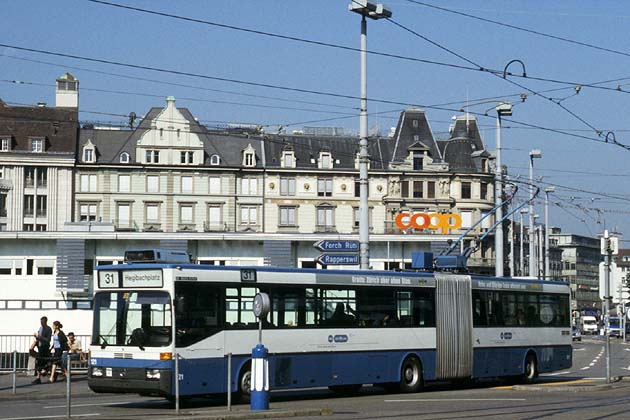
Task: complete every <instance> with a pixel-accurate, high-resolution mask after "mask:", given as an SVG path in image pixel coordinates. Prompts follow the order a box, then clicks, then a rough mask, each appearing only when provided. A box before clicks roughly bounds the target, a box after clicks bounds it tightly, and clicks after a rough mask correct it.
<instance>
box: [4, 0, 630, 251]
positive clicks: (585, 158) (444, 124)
mask: <svg viewBox="0 0 630 420" xmlns="http://www.w3.org/2000/svg"><path fill="white" fill-rule="evenodd" d="M350 1H351V0H318V1H306V0H267V1H261V0H240V1H234V0H212V1H193V0H189V1H185V2H184V1H178V2H173V1H156V0H152V1H149V0H140V1H131V0H111V2H112V3H116V4H119V5H125V6H131V7H135V8H141V9H145V10H148V11H152V12H159V13H163V14H169V15H176V16H179V17H180V18H179V19H178V18H174V17H168V16H163V15H156V14H155V13H153V14H151V13H146V12H140V11H136V10H129V9H123V8H119V7H114V6H111V5H106V4H102V3H95V2H92V1H88V0H60V1H56V2H50V1H45V0H42V1H36V0H33V1H29V2H23V1H15V0H14V1H10V0H0V7H1V8H2V11H3V12H2V13H3V19H2V20H3V29H4V30H3V31H2V34H1V35H0V44H2V46H0V98H1V99H2V100H4V101H5V102H7V103H9V104H36V103H38V102H46V103H48V104H50V105H54V102H55V98H54V82H55V78H56V77H58V76H59V75H61V74H63V73H64V72H66V71H67V72H70V73H71V74H73V75H74V76H75V77H77V78H78V79H79V81H80V99H79V101H80V105H79V109H80V119H81V120H82V121H84V122H93V123H96V124H99V125H104V124H118V125H120V124H125V123H126V122H127V119H126V118H125V117H124V116H125V115H128V114H129V113H130V112H135V113H136V114H137V115H139V116H142V115H144V114H145V113H146V112H148V111H149V109H150V108H151V107H159V106H163V105H164V104H165V98H166V97H167V96H169V95H172V96H174V97H175V98H176V100H177V101H176V105H177V106H178V107H186V108H188V109H190V111H191V112H192V113H193V115H195V116H196V117H197V118H198V119H199V120H200V122H202V123H203V124H205V125H207V126H209V127H213V126H225V124H228V123H247V124H257V125H259V124H260V125H263V126H264V127H265V129H266V130H267V131H268V132H277V130H278V127H279V126H282V127H283V128H284V130H286V132H287V133H290V132H291V131H292V130H298V129H301V128H303V127H304V126H326V127H342V128H344V129H345V130H346V131H347V132H348V133H357V132H358V126H359V119H358V107H359V100H358V97H359V95H360V61H359V53H358V51H357V49H358V48H359V46H360V16H359V15H357V14H355V13H352V12H349V11H348V4H349V3H350ZM384 3H385V5H386V6H388V7H389V8H390V9H391V10H392V13H393V16H392V18H391V19H390V20H378V21H374V20H369V21H368V50H369V51H370V52H371V53H370V54H369V55H368V66H367V67H368V99H369V101H368V112H369V125H370V127H378V128H379V129H380V132H381V133H382V134H383V135H386V134H387V133H388V132H389V129H390V128H391V127H393V126H395V124H396V121H397V118H398V116H399V114H400V112H401V110H403V109H405V108H408V107H411V106H416V107H422V108H424V109H425V110H426V115H427V118H428V121H429V123H430V125H431V128H432V130H433V133H434V135H435V136H436V137H437V138H447V137H448V130H449V126H450V124H451V122H452V117H453V116H455V115H462V113H463V110H468V111H469V112H470V113H471V114H472V115H474V116H476V117H477V118H478V121H479V124H480V126H481V128H482V136H483V139H484V142H485V144H486V148H487V149H489V150H494V149H495V148H496V128H495V127H496V112H495V111H494V107H495V106H496V105H498V103H499V102H501V101H509V102H511V103H512V104H513V116H512V117H504V118H503V121H502V123H503V129H502V131H501V133H502V160H503V164H504V165H506V166H507V168H508V175H509V177H510V178H511V179H513V180H514V182H515V183H516V184H518V185H519V186H520V190H519V192H518V193H517V200H520V202H522V200H525V199H527V197H528V194H529V193H528V191H527V184H526V182H528V179H529V162H530V160H529V152H530V150H532V149H540V150H541V151H542V158H540V159H535V160H534V173H535V174H534V175H535V183H536V185H537V186H539V187H540V188H541V189H544V188H548V187H551V186H553V187H555V192H554V193H551V194H549V203H550V210H549V213H550V225H553V226H558V227H561V228H562V230H563V231H564V232H570V233H576V234H581V235H587V236H597V235H598V234H601V233H602V232H603V230H604V229H609V230H615V231H617V232H619V233H620V234H624V233H625V234H626V235H625V237H622V240H624V239H625V240H628V242H626V243H625V244H624V245H623V246H624V247H630V208H629V206H628V203H629V202H630V187H629V186H628V185H629V183H628V180H630V168H629V167H628V166H629V165H628V162H630V159H629V158H630V123H628V121H627V119H628V111H629V109H628V105H629V104H630V70H627V69H628V64H630V38H629V37H628V36H627V28H628V25H629V24H630V12H628V10H627V7H626V3H625V2H616V1H610V0H602V1H597V2H593V1H585V0H558V1H554V2H549V1H542V0H531V1H513V0H504V1H494V0H483V1H482V0H467V1H463V0H441V1H439V2H438V1H437V0H393V1H389V2H387V1H386V2H384ZM431 6H438V7H440V8H443V9H446V10H441V9H437V8H435V7H431ZM466 15H468V16H466ZM473 16H474V17H477V18H474V17H473ZM478 18H481V19H485V20H481V19H478ZM488 20H491V21H494V22H497V23H492V22H489V21H488ZM510 25H511V26H514V27H518V28H522V29H524V30H518V29H515V28H514V27H510ZM271 35H276V36H271ZM553 37H555V38H553ZM289 38H291V39H289ZM559 38H563V40H561V39H559ZM579 43H581V44H588V45H580V44H579ZM24 49H33V50H39V51H42V52H52V53H55V54H66V55H72V56H80V57H83V58H87V59H89V60H85V59H77V58H70V57H62V56H59V55H50V54H43V53H42V52H34V51H26V50H24ZM372 52H373V53H372ZM98 60H101V61H98ZM512 60H520V62H522V63H523V64H524V66H525V71H526V74H527V77H526V78H523V77H518V76H521V75H522V73H523V69H522V67H521V65H520V64H519V63H518V62H514V63H512V64H510V66H509V67H508V70H509V72H510V73H512V74H513V75H512V76H510V75H508V76H507V77H506V78H503V77H502V72H503V70H504V68H505V67H506V65H507V64H508V63H509V62H511V61H512ZM103 61H107V62H109V63H104V62H103ZM114 62H115V63H122V64H127V66H122V65H114V64H112V63H114ZM128 65H132V66H136V67H130V66H128ZM140 67H141V68H140ZM480 69H487V70H488V71H483V70H480ZM495 70H496V71H495ZM540 79H545V80H540ZM16 80H17V81H21V82H24V83H20V84H16V83H14V82H13V81H16ZM550 90H553V91H550ZM523 95H526V97H525V100H524V101H523V99H522V96H523ZM480 102H483V103H480ZM486 113H487V116H486V115H485V114H486ZM624 145H627V146H628V148H624V147H623V146H624ZM540 196H541V200H537V201H536V213H538V214H540V216H541V217H540V219H539V220H540V221H541V222H543V221H544V209H543V206H542V204H543V202H542V197H544V194H542V193H541V195H540ZM622 244H623V242H622Z"/></svg>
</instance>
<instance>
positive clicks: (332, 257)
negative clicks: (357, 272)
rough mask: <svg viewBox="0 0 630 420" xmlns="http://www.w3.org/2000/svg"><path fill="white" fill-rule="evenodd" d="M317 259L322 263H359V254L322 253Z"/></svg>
mask: <svg viewBox="0 0 630 420" xmlns="http://www.w3.org/2000/svg"><path fill="white" fill-rule="evenodd" d="M317 261H318V262H319V263H320V264H322V265H357V264H359V255H358V254H322V255H320V256H319V258H318V259H317Z"/></svg>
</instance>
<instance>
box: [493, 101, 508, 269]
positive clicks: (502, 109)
mask: <svg viewBox="0 0 630 420" xmlns="http://www.w3.org/2000/svg"><path fill="white" fill-rule="evenodd" d="M496 110H497V158H496V171H495V178H494V204H495V205H496V206H498V207H497V211H496V218H497V222H499V221H500V220H501V219H502V218H503V206H500V204H501V202H502V201H503V168H502V167H501V117H509V116H510V115H512V104H510V103H509V102H503V103H501V104H500V105H498V106H497V107H496ZM494 256H495V263H494V265H495V267H494V273H495V276H497V277H503V223H499V224H498V225H497V230H496V232H495V234H494Z"/></svg>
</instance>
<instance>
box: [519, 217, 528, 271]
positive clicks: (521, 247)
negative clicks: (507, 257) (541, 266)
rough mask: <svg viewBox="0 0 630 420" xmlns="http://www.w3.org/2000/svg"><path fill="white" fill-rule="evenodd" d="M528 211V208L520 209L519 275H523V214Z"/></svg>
mask: <svg viewBox="0 0 630 420" xmlns="http://www.w3.org/2000/svg"><path fill="white" fill-rule="evenodd" d="M527 213H529V210H527V209H523V210H521V246H520V247H519V248H520V255H519V257H520V260H519V266H518V268H519V275H520V276H524V275H525V257H524V255H523V245H525V241H524V240H523V215H524V214H527Z"/></svg>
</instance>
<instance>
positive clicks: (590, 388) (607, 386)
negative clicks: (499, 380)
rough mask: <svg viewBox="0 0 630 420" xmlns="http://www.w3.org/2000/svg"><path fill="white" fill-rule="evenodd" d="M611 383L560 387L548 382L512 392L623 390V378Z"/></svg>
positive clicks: (613, 380) (523, 386) (614, 379)
mask: <svg viewBox="0 0 630 420" xmlns="http://www.w3.org/2000/svg"><path fill="white" fill-rule="evenodd" d="M611 379H612V382H611V383H608V384H598V385H560V386H555V385H554V383H553V382H547V385H542V384H539V385H514V386H512V390H514V391H528V392H593V391H605V390H608V389H612V388H621V387H622V386H625V385H622V384H621V382H623V379H624V378H623V377H619V376H615V377H613V378H611Z"/></svg>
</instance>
